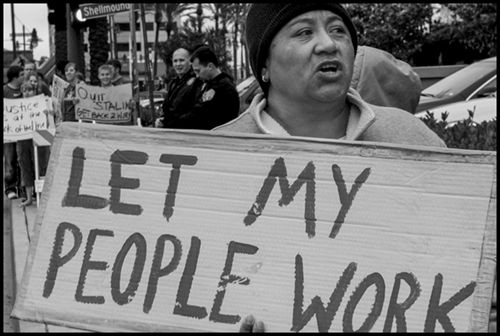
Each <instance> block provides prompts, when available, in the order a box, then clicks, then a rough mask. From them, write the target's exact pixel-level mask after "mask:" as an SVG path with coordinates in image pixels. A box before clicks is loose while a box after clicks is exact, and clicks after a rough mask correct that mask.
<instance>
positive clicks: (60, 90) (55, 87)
mask: <svg viewBox="0 0 500 336" xmlns="http://www.w3.org/2000/svg"><path fill="white" fill-rule="evenodd" d="M68 85H69V83H68V82H66V81H65V80H63V79H61V78H60V77H58V76H56V75H54V79H53V81H52V106H53V108H54V111H55V122H56V125H58V124H59V123H60V122H61V121H62V110H61V106H62V100H63V98H64V90H66V88H67V87H68Z"/></svg>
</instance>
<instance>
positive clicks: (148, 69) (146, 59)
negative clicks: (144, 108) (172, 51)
mask: <svg viewBox="0 0 500 336" xmlns="http://www.w3.org/2000/svg"><path fill="white" fill-rule="evenodd" d="M139 6H141V7H140V8H141V22H142V36H143V38H144V65H145V66H144V68H145V70H146V79H147V83H148V91H149V106H151V113H152V114H153V125H155V124H156V113H155V112H156V111H155V108H154V106H155V104H154V98H153V81H152V80H151V64H150V62H149V52H148V50H147V46H148V35H147V32H146V13H145V9H144V4H143V3H141V4H140V5H139Z"/></svg>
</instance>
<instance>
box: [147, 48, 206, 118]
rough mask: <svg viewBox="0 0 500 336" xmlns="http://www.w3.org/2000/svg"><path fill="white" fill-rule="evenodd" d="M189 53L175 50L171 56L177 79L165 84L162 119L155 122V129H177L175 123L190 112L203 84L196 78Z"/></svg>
mask: <svg viewBox="0 0 500 336" xmlns="http://www.w3.org/2000/svg"><path fill="white" fill-rule="evenodd" d="M189 57H190V55H189V52H188V51H187V50H186V49H184V48H179V49H177V50H176V51H175V52H174V54H173V56H172V63H173V67H174V70H175V72H176V73H177V77H176V78H174V79H173V80H171V81H170V82H169V83H168V84H167V96H166V99H165V101H164V102H163V106H162V109H163V118H158V119H157V120H156V127H165V128H179V127H178V126H177V121H178V120H179V119H180V118H181V117H182V116H183V115H185V114H187V113H188V112H190V111H191V110H192V109H193V107H194V105H195V103H196V100H197V97H198V94H199V93H200V90H201V86H202V85H203V82H202V81H201V80H200V79H198V78H197V77H196V74H195V73H194V71H193V69H192V68H191V62H190V60H189Z"/></svg>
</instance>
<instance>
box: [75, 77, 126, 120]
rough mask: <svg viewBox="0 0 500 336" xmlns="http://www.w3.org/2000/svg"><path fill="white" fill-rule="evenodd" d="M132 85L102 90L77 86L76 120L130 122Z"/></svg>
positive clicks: (88, 86)
mask: <svg viewBox="0 0 500 336" xmlns="http://www.w3.org/2000/svg"><path fill="white" fill-rule="evenodd" d="M131 92H132V84H123V85H118V86H112V87H108V88H102V87H99V86H90V85H85V84H77V85H76V92H75V94H76V99H78V103H77V104H76V118H77V119H78V120H94V121H96V122H99V123H117V122H126V121H130V118H131V112H130V108H129V101H130V99H131V98H132V97H131V96H130V93H131Z"/></svg>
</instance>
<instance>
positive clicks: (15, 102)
mask: <svg viewBox="0 0 500 336" xmlns="http://www.w3.org/2000/svg"><path fill="white" fill-rule="evenodd" d="M44 111H48V106H47V101H46V98H45V96H44V95H43V94H41V95H38V96H34V97H30V98H20V99H8V98H4V99H3V142H4V143H5V142H16V141H19V140H27V139H33V131H34V130H38V129H47V115H46V114H45V112H44Z"/></svg>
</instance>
